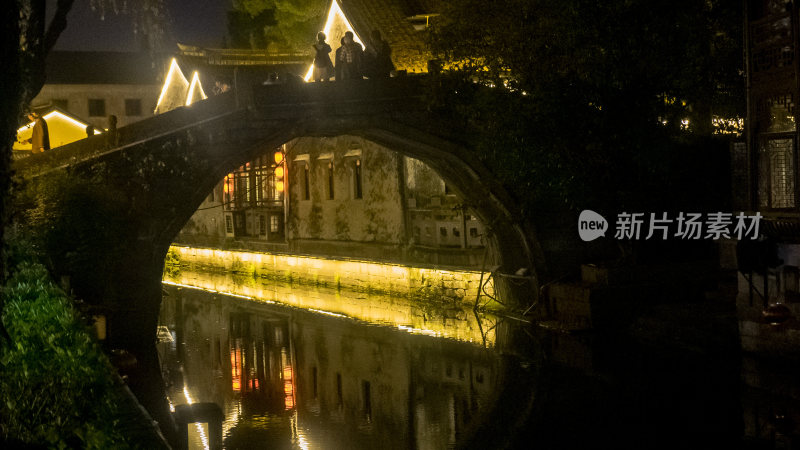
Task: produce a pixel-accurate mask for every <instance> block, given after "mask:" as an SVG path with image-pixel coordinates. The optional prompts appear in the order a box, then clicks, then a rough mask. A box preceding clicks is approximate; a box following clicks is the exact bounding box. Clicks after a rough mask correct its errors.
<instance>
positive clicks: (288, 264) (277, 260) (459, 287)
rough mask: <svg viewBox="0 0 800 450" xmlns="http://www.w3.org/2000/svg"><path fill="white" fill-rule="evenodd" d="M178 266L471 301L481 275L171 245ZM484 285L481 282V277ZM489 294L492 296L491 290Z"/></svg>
mask: <svg viewBox="0 0 800 450" xmlns="http://www.w3.org/2000/svg"><path fill="white" fill-rule="evenodd" d="M170 251H173V252H177V253H178V254H179V255H180V260H181V263H182V264H187V265H189V266H190V267H197V268H207V269H211V270H225V271H233V272H240V273H248V274H253V275H255V276H264V277H277V278H281V279H291V280H292V281H293V282H300V283H306V284H309V283H311V284H315V285H322V286H327V287H332V288H342V289H351V290H357V291H377V292H386V293H395V294H401V295H403V294H411V295H414V294H417V295H428V296H432V297H434V298H437V297H445V298H449V299H453V300H460V301H462V302H464V303H465V304H471V303H472V302H474V301H475V297H476V295H477V292H478V284H479V282H480V278H481V274H480V272H477V271H465V270H443V269H433V268H424V267H410V266H405V265H399V264H384V263H376V262H370V261H356V260H341V259H337V260H334V259H323V258H315V257H310V256H294V255H286V254H274V253H249V252H238V251H229V250H218V249H203V248H193V247H183V246H172V247H170ZM484 281H485V278H484ZM486 291H487V293H488V294H489V295H492V296H493V295H495V294H494V290H493V288H492V286H491V284H490V285H489V286H487V287H486Z"/></svg>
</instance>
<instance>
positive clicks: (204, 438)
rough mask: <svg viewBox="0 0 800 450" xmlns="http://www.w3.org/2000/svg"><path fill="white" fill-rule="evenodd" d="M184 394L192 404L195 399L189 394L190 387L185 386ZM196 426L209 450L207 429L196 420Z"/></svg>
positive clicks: (204, 446)
mask: <svg viewBox="0 0 800 450" xmlns="http://www.w3.org/2000/svg"><path fill="white" fill-rule="evenodd" d="M183 396H184V397H186V403H188V404H190V405H191V404H192V403H194V400H192V396H191V395H189V389H188V388H187V387H186V386H184V387H183ZM170 406H171V403H170ZM194 426H195V428H197V434H199V435H200V441H201V442H202V443H203V448H204V449H206V450H208V449H209V448H210V446H209V445H208V436H207V435H206V431H205V430H204V429H203V424H202V423H198V422H195V423H194Z"/></svg>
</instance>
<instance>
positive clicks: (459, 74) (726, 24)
mask: <svg viewBox="0 0 800 450" xmlns="http://www.w3.org/2000/svg"><path fill="white" fill-rule="evenodd" d="M487 8H488V9H489V11H487ZM741 14H742V11H741V4H740V3H739V2H724V1H721V0H709V1H703V2H696V1H690V0H678V1H675V0H608V1H602V2H597V1H593V0H511V1H507V2H495V3H492V4H491V6H488V5H487V4H486V3H485V2H479V1H477V0H454V1H452V2H448V7H447V8H446V10H445V11H444V12H443V14H441V15H440V16H438V17H436V18H434V19H433V20H432V25H431V28H430V29H429V32H428V40H429V43H430V45H431V47H432V49H433V50H434V52H435V54H436V55H437V57H438V58H439V59H440V60H441V63H442V67H444V73H443V77H442V80H443V81H442V82H441V83H440V86H443V89H440V93H439V94H434V95H433V96H432V97H433V98H434V99H438V102H439V105H440V107H444V108H449V109H452V110H453V111H454V112H455V114H456V116H457V117H461V118H462V119H463V120H466V121H469V123H470V124H471V125H472V126H474V128H475V129H476V137H475V142H476V145H477V146H478V147H479V149H480V151H481V154H482V155H483V157H484V159H485V161H486V163H487V165H489V166H490V167H492V168H493V170H494V172H495V173H496V174H497V175H498V178H499V179H500V180H501V181H502V182H503V183H504V184H505V185H507V186H511V189H512V190H513V191H514V192H516V194H517V195H518V198H519V201H520V203H521V204H523V206H524V207H529V208H534V206H533V203H534V202H535V201H547V202H550V203H556V204H560V205H562V206H563V205H565V204H566V205H568V206H570V207H572V208H580V207H594V208H602V207H603V206H607V207H609V208H612V207H613V208H615V209H617V208H624V207H626V205H627V206H629V207H630V206H632V205H637V206H638V207H646V206H647V205H648V203H647V202H648V200H653V201H651V202H650V203H649V206H650V207H651V208H654V207H658V205H659V204H660V203H659V202H662V201H663V202H664V203H665V204H672V205H673V206H674V204H675V202H676V201H677V200H678V199H682V200H685V201H687V202H689V203H691V202H692V201H697V202H699V201H700V198H701V197H702V195H694V197H692V194H691V193H692V192H694V194H698V193H697V192H696V190H697V189H699V188H700V187H699V185H698V182H705V181H710V180H711V179H715V180H716V181H720V180H719V178H718V177H719V175H720V174H721V173H722V172H723V171H721V170H719V169H717V170H716V172H713V173H710V174H709V173H706V174H705V175H703V170H709V169H711V168H712V167H711V166H710V164H711V163H712V161H714V158H712V157H710V156H709V152H710V150H709V151H706V150H705V149H706V148H711V147H710V145H706V144H708V142H706V140H708V139H711V137H712V136H713V129H712V120H711V119H712V116H714V115H718V116H722V117H742V116H744V80H743V77H742V42H741V41H742V39H741V36H742V34H741ZM476 24H480V25H479V26H476ZM475 82H477V84H476V83H475ZM481 85H494V86H506V87H507V88H508V89H505V90H504V89H496V90H495V91H498V93H496V94H492V95H490V94H487V93H486V92H485V90H481V89H478V88H477V86H481ZM448 90H449V91H450V92H455V91H458V92H459V95H457V96H456V95H449V94H447V93H446V92H448ZM470 93H471V94H470ZM687 120H688V122H685V121H687ZM704 142H705V143H704ZM714 148H717V149H718V148H719V145H717V146H716V147H714ZM717 156H719V155H718V154H717ZM689 173H691V174H692V176H688V175H687V174H689ZM687 179H688V180H687ZM678 180H682V181H692V182H691V183H689V184H688V185H686V186H681V185H678V184H677V181H678ZM724 188H725V186H717V187H716V188H714V189H715V190H716V191H719V189H724ZM700 194H704V193H700Z"/></svg>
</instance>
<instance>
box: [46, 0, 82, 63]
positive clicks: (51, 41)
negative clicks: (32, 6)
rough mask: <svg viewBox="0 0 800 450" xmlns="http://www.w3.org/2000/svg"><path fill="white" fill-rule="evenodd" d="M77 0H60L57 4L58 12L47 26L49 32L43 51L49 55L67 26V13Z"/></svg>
mask: <svg viewBox="0 0 800 450" xmlns="http://www.w3.org/2000/svg"><path fill="white" fill-rule="evenodd" d="M74 2H75V0H58V3H57V4H56V13H55V15H54V16H53V20H52V21H51V22H50V25H48V27H47V32H46V33H45V35H44V45H43V49H42V50H43V51H44V54H45V55H47V53H48V52H50V50H51V49H52V48H53V46H54V45H56V41H57V40H58V37H59V36H61V33H62V32H63V31H64V29H65V28H67V13H69V11H70V10H71V9H72V4H73V3H74Z"/></svg>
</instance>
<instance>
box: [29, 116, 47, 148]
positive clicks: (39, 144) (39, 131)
mask: <svg viewBox="0 0 800 450" xmlns="http://www.w3.org/2000/svg"><path fill="white" fill-rule="evenodd" d="M28 120H30V121H32V122H34V124H33V134H32V135H31V138H30V139H28V141H27V142H30V144H31V152H33V153H43V152H46V151H47V150H50V132H49V131H47V122H46V121H45V120H44V117H41V116H39V115H38V114H36V113H35V112H33V111H31V112H30V113H28Z"/></svg>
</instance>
